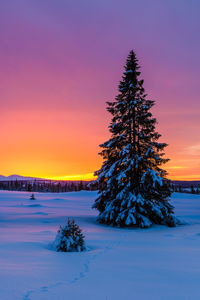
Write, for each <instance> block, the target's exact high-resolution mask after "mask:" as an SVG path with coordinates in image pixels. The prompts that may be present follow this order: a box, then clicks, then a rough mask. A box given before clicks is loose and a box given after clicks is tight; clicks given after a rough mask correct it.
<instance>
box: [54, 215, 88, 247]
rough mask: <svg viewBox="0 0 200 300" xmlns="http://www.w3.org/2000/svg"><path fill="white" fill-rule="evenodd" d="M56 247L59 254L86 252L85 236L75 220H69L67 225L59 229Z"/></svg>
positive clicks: (55, 242)
mask: <svg viewBox="0 0 200 300" xmlns="http://www.w3.org/2000/svg"><path fill="white" fill-rule="evenodd" d="M54 247H55V248H56V251H58V252H81V251H84V250H85V242H84V235H83V234H82V230H81V229H80V227H79V226H78V225H77V224H76V223H75V221H74V220H72V221H70V219H69V218H68V219H67V225H66V226H65V227H61V226H60V228H59V230H58V232H57V235H56V239H55V241H54Z"/></svg>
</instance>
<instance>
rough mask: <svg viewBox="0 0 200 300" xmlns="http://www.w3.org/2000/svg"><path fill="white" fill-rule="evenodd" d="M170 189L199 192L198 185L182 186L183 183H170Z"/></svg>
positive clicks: (173, 190)
mask: <svg viewBox="0 0 200 300" xmlns="http://www.w3.org/2000/svg"><path fill="white" fill-rule="evenodd" d="M171 189H172V192H178V193H188V194H200V187H198V186H196V187H195V186H194V185H191V186H188V185H187V186H184V185H181V184H179V185H176V184H173V183H172V184H171Z"/></svg>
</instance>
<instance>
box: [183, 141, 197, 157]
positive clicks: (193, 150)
mask: <svg viewBox="0 0 200 300" xmlns="http://www.w3.org/2000/svg"><path fill="white" fill-rule="evenodd" d="M185 152H187V154H190V155H200V143H199V144H196V145H192V146H189V147H187V148H185Z"/></svg>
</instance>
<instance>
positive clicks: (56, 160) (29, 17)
mask: <svg viewBox="0 0 200 300" xmlns="http://www.w3.org/2000/svg"><path fill="white" fill-rule="evenodd" d="M199 11H200V1H197V0H196V1H194V0H190V1H189V0H187V1H185V0H174V1H171V0H168V1H164V0H163V1H162V0H151V1H150V0H146V1H143V0H138V1H135V0H130V1H116V0H112V1H109V0H107V1H105V0H103V1H94V0H93V1H82V0H79V1H67V0H65V1H64V0H59V1H55V0H54V1H52V0H29V1H27V0H19V1H13V0H12V1H10V0H6V1H1V2H0V66H1V71H0V105H1V113H0V114H1V115H0V126H1V128H3V129H6V130H3V131H5V132H4V133H3V134H2V137H1V142H2V143H1V144H2V147H1V149H0V157H1V159H0V160H1V161H0V165H1V168H2V169H0V173H2V174H5V175H8V174H11V173H21V174H22V175H23V174H24V175H34V176H36V175H40V176H48V177H49V176H50V177H53V176H65V175H75V174H86V173H91V172H93V171H94V170H95V169H97V168H99V166H100V164H101V160H100V158H98V157H97V153H98V150H99V149H98V144H99V143H101V142H103V141H104V140H105V139H106V138H107V137H108V132H107V125H108V121H109V116H108V114H107V113H106V111H105V102H106V101H110V100H112V99H113V98H114V96H115V95H116V88H117V84H118V82H119V80H120V78H121V75H122V71H123V68H122V67H123V65H124V64H125V59H126V57H127V55H128V52H129V51H130V50H131V49H133V50H134V51H135V52H136V54H137V56H138V59H139V61H140V65H141V71H142V77H143V78H144V80H145V83H144V87H145V88H146V92H147V93H148V94H149V97H150V98H152V99H155V100H156V107H155V108H154V114H155V116H156V117H157V119H158V122H159V125H158V126H159V130H160V132H161V133H162V134H163V138H164V140H165V141H166V142H167V143H169V147H168V150H167V154H168V155H169V156H170V158H171V162H170V163H169V164H168V168H169V169H168V170H169V173H170V176H171V178H180V179H188V178H189V179H193V178H195V179H200V134H199V131H200V101H199V87H200V59H199V53H200V35H199V30H200V18H199ZM48 129H49V130H50V131H51V132H52V135H50V134H46V132H47V131H48ZM57 132H62V134H59V139H56V138H55V139H56V146H55V145H53V144H52V142H53V140H55V139H54V138H52V136H56V135H57ZM83 137H84V138H83ZM61 140H64V141H61ZM19 143H20V145H19ZM41 148H42V149H41ZM61 149H62V150H61ZM30 158H31V159H32V160H33V163H31V162H30ZM41 168H42V169H44V171H41Z"/></svg>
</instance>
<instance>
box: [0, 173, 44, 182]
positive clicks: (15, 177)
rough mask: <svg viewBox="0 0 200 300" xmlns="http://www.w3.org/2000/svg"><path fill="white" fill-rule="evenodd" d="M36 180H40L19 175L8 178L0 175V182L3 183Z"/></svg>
mask: <svg viewBox="0 0 200 300" xmlns="http://www.w3.org/2000/svg"><path fill="white" fill-rule="evenodd" d="M35 179H38V180H40V179H41V178H36V177H26V176H20V175H15V174H14V175H10V176H3V175H0V181H5V180H9V181H10V180H35Z"/></svg>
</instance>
